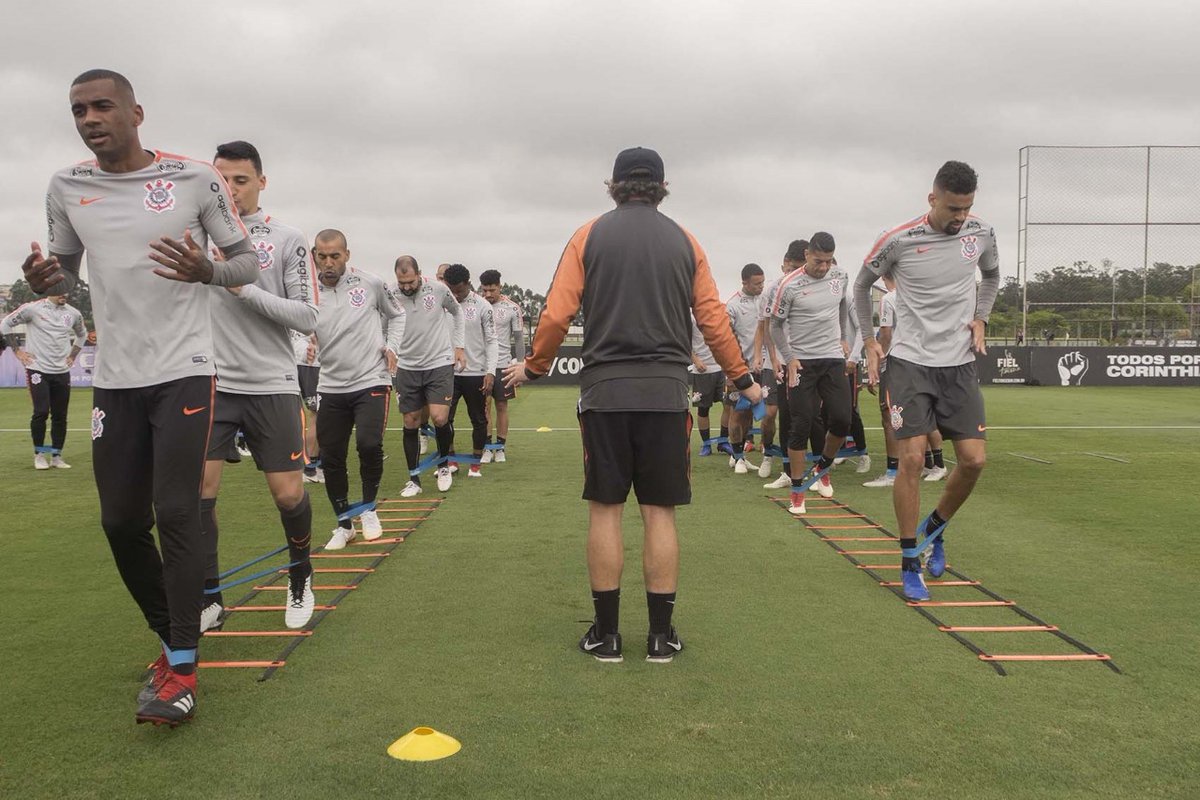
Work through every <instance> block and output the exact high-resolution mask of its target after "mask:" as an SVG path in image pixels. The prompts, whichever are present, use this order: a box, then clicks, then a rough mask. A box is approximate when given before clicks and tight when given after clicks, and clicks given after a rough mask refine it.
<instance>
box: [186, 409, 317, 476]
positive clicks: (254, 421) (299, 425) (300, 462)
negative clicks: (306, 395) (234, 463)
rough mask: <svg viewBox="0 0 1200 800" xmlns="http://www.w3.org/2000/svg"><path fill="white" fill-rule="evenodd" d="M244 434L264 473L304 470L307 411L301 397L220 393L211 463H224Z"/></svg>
mask: <svg viewBox="0 0 1200 800" xmlns="http://www.w3.org/2000/svg"><path fill="white" fill-rule="evenodd" d="M239 430H241V431H242V433H244V434H245V435H246V446H247V447H249V448H250V452H251V454H252V455H253V456H254V464H255V466H257V467H258V469H259V471H261V472H295V471H296V470H300V469H304V464H305V462H306V459H305V457H304V410H303V408H302V407H301V404H300V397H299V395H294V394H234V393H232V392H217V399H216V407H215V409H214V413H213V426H212V436H211V437H210V438H209V440H208V460H209V461H220V460H224V459H225V457H226V456H227V455H228V454H229V452H230V449H231V448H232V446H233V439H234V437H235V436H236V435H237V432H238V431H239Z"/></svg>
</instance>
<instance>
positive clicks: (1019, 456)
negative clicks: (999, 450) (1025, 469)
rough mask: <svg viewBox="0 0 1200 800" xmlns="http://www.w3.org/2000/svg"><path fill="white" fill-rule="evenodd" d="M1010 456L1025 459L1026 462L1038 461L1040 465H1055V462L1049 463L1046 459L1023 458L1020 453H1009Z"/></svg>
mask: <svg viewBox="0 0 1200 800" xmlns="http://www.w3.org/2000/svg"><path fill="white" fill-rule="evenodd" d="M1008 455H1010V456H1016V457H1017V458H1023V459H1025V460H1026V461H1036V462H1037V463H1039V464H1053V463H1054V462H1053V461H1047V460H1046V459H1044V458H1034V457H1033V456H1023V455H1021V454H1020V453H1009V454H1008Z"/></svg>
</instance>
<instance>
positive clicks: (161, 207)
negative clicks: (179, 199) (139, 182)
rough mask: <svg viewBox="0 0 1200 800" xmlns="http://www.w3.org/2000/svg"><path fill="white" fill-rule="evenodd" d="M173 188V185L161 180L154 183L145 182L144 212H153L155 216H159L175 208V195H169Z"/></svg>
mask: <svg viewBox="0 0 1200 800" xmlns="http://www.w3.org/2000/svg"><path fill="white" fill-rule="evenodd" d="M174 188H175V184H174V183H172V182H171V181H168V180H163V179H162V178H159V179H158V180H154V181H146V210H147V211H153V212H154V213H155V214H161V213H163V212H164V211H170V210H171V209H173V208H174V207H175V195H173V194H171V190H172V189H174Z"/></svg>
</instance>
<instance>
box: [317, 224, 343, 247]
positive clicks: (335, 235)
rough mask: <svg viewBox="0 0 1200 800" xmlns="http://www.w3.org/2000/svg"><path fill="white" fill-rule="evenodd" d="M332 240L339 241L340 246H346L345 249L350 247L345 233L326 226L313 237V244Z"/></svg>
mask: <svg viewBox="0 0 1200 800" xmlns="http://www.w3.org/2000/svg"><path fill="white" fill-rule="evenodd" d="M332 241H341V243H342V247H344V248H346V249H347V250H349V249H350V243H349V242H347V241H346V234H344V233H342V232H341V231H339V230H338V229H337V228H326V229H325V230H323V231H321V232H320V233H318V234H317V235H316V236H315V237H314V238H313V243H314V244H315V243H316V242H332Z"/></svg>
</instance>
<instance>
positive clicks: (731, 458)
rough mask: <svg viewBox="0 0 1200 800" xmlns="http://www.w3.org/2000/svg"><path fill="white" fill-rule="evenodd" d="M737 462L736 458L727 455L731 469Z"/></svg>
mask: <svg viewBox="0 0 1200 800" xmlns="http://www.w3.org/2000/svg"><path fill="white" fill-rule="evenodd" d="M737 462H738V460H737V459H736V458H734V457H733V456H730V457H729V467H730V469H732V468H733V467H736V466H737Z"/></svg>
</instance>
